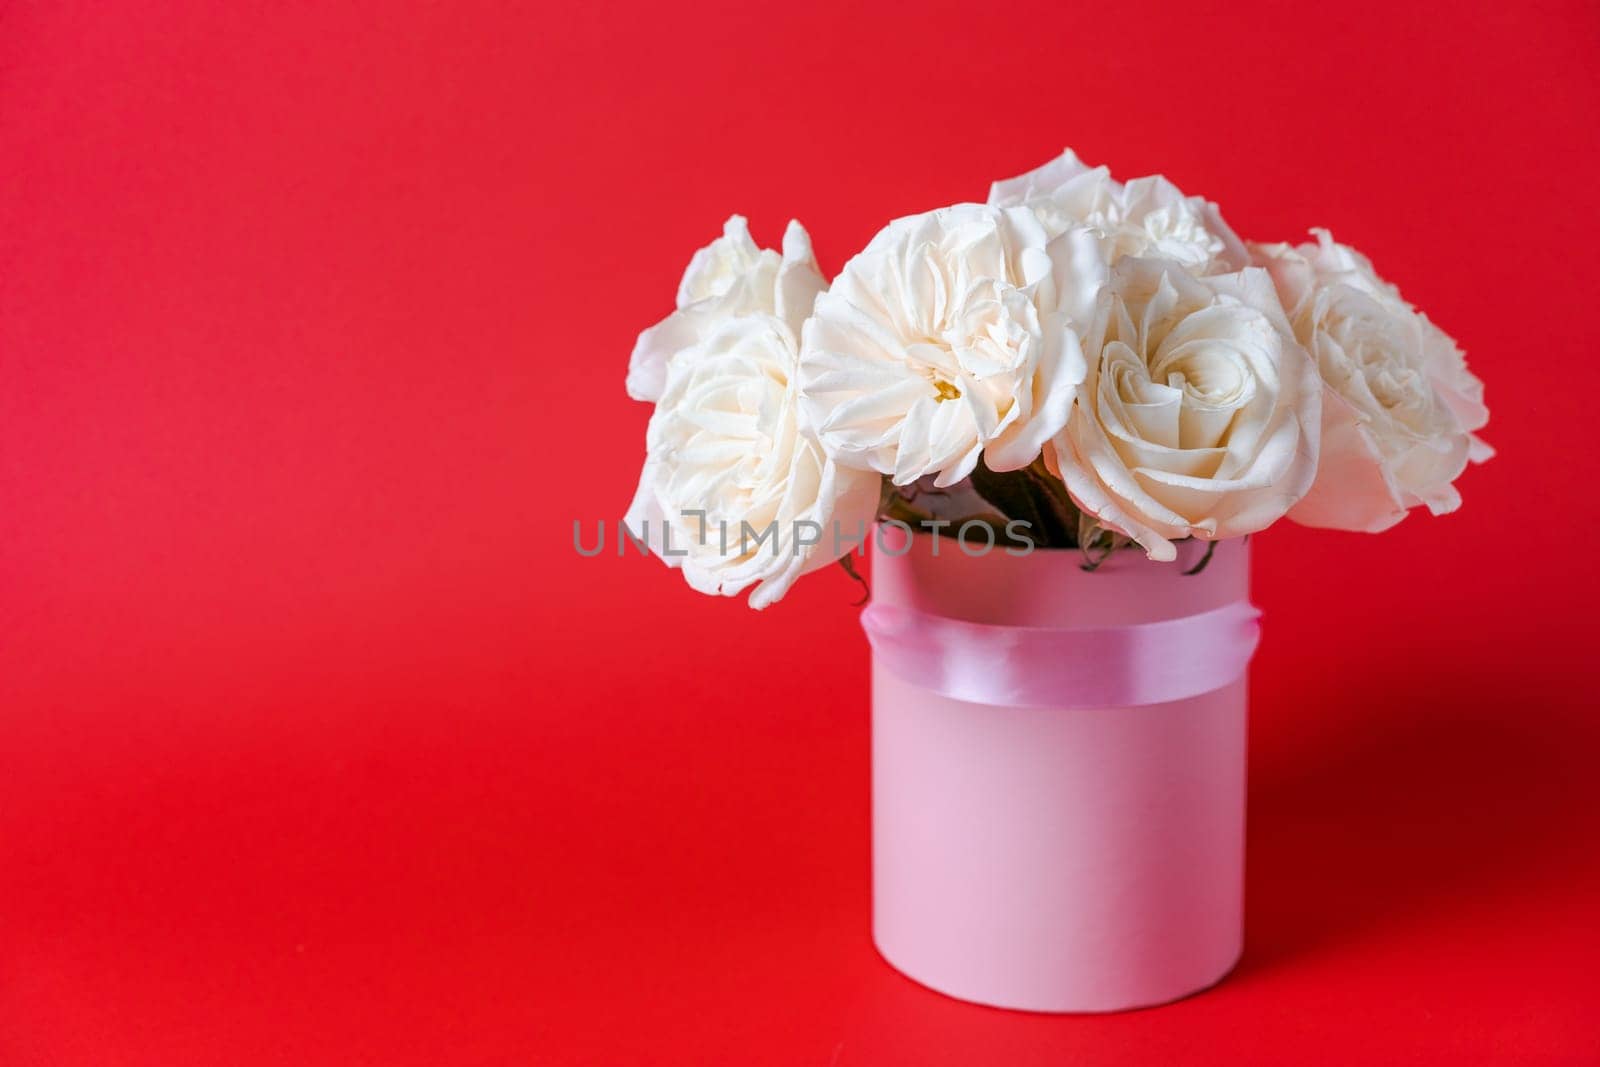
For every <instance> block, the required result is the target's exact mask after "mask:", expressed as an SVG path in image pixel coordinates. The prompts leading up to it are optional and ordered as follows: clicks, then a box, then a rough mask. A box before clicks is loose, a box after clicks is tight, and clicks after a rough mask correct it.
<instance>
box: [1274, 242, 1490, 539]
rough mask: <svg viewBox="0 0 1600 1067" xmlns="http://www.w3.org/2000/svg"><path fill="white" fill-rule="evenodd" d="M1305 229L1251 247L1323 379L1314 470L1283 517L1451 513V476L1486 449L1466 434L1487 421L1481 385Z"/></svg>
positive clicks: (1359, 519)
mask: <svg viewBox="0 0 1600 1067" xmlns="http://www.w3.org/2000/svg"><path fill="white" fill-rule="evenodd" d="M1312 233H1314V234H1316V237H1317V240H1316V243H1314V244H1304V245H1301V246H1299V247H1298V248H1291V247H1290V246H1288V245H1258V246H1254V247H1253V249H1252V251H1253V252H1254V253H1255V255H1256V257H1257V260H1258V262H1260V263H1261V265H1262V266H1264V267H1266V268H1267V270H1269V271H1270V272H1271V273H1272V277H1273V280H1274V281H1275V282H1276V283H1277V286H1278V294H1279V296H1280V297H1281V298H1282V300H1283V306H1284V307H1285V308H1287V309H1288V311H1289V318H1290V322H1291V323H1292V325H1293V327H1294V331H1295V335H1296V336H1297V337H1298V338H1299V339H1300V343H1301V344H1303V345H1304V346H1305V347H1306V349H1307V351H1309V352H1310V353H1311V354H1312V356H1313V357H1314V358H1315V360H1316V363H1317V369H1318V370H1319V371H1320V372H1321V375H1322V380H1323V382H1324V384H1325V387H1326V388H1325V391H1324V395H1323V402H1322V461H1321V468H1320V469H1319V470H1318V472H1317V480H1316V482H1315V483H1313V485H1312V487H1311V491H1310V492H1309V493H1307V494H1306V497H1305V499H1304V500H1302V501H1300V503H1299V504H1297V505H1296V506H1295V508H1294V510H1292V511H1290V512H1289V518H1291V519H1293V520H1295V521H1296V522H1300V523H1303V524H1305V525H1307V526H1322V527H1331V528H1334V529H1340V530H1362V531H1366V532H1369V533H1377V532H1378V531H1380V530H1386V529H1388V528H1389V527H1391V526H1393V525H1394V524H1395V523H1397V522H1399V521H1400V520H1401V519H1403V518H1405V517H1406V515H1407V513H1408V510H1409V509H1410V508H1413V507H1416V506H1417V505H1419V504H1420V505H1426V506H1427V508H1428V510H1429V511H1431V512H1433V513H1434V514H1436V515H1438V514H1443V513H1445V512H1450V511H1454V510H1455V509H1456V508H1457V507H1459V506H1460V505H1461V496H1460V494H1459V493H1457V492H1456V489H1455V486H1454V485H1452V484H1451V483H1452V482H1454V481H1455V479H1456V478H1457V477H1458V476H1459V475H1460V474H1461V472H1462V470H1463V469H1464V468H1465V467H1466V465H1467V461H1468V460H1469V459H1470V460H1477V461H1481V460H1484V459H1487V458H1489V456H1490V455H1492V454H1493V452H1492V450H1491V449H1490V448H1489V446H1488V445H1486V444H1484V443H1483V442H1482V441H1480V440H1479V439H1478V438H1477V437H1475V436H1474V435H1473V433H1472V431H1474V430H1477V429H1480V428H1481V427H1482V426H1483V425H1484V424H1485V423H1487V422H1488V421H1489V411H1488V409H1487V408H1486V407H1484V405H1483V383H1482V382H1480V381H1479V380H1478V379H1477V378H1476V377H1474V376H1473V375H1472V373H1471V372H1470V371H1468V370H1467V364H1466V360H1465V358H1464V357H1463V356H1462V354H1461V350H1460V349H1458V348H1457V347H1456V344H1455V342H1454V341H1452V340H1451V339H1450V338H1449V337H1447V336H1446V335H1445V334H1444V333H1443V332H1442V331H1440V330H1439V329H1438V327H1436V326H1434V325H1433V323H1431V322H1429V321H1428V319H1427V317H1426V316H1424V315H1423V314H1422V313H1421V312H1419V311H1417V310H1416V309H1415V308H1413V307H1412V306H1411V305H1410V304H1408V303H1406V301H1405V300H1404V299H1402V298H1401V296H1400V293H1399V291H1398V290H1397V289H1395V287H1394V286H1392V285H1390V284H1389V283H1388V282H1385V281H1384V280H1383V279H1382V278H1380V277H1378V275H1377V273H1376V272H1374V271H1373V269H1372V264H1371V263H1370V262H1369V261H1368V260H1367V258H1366V257H1365V256H1363V255H1361V254H1360V253H1359V252H1356V251H1355V250H1354V249H1351V248H1348V247H1346V246H1344V245H1341V244H1337V243H1335V241H1334V240H1333V237H1332V236H1331V235H1330V234H1329V233H1328V231H1326V230H1313V231H1312Z"/></svg>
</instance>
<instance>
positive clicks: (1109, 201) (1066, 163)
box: [989, 148, 1249, 274]
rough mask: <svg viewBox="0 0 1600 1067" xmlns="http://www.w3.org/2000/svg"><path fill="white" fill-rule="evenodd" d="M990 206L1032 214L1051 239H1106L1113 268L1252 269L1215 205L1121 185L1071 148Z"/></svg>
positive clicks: (1162, 187)
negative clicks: (1138, 261)
mask: <svg viewBox="0 0 1600 1067" xmlns="http://www.w3.org/2000/svg"><path fill="white" fill-rule="evenodd" d="M989 203H990V204H993V205H996V206H999V207H1019V206H1025V207H1027V208H1028V209H1029V210H1031V211H1033V212H1034V213H1035V214H1036V215H1037V216H1038V217H1039V220H1040V222H1042V223H1043V224H1044V226H1045V228H1046V229H1047V230H1048V231H1049V232H1050V233H1051V234H1052V235H1053V234H1057V233H1060V232H1062V231H1063V230H1065V229H1067V228H1068V227H1069V226H1074V225H1081V226H1088V227H1090V228H1092V229H1094V230H1095V231H1096V232H1097V233H1099V234H1101V235H1102V238H1103V240H1104V243H1105V253H1106V258H1107V259H1109V260H1111V261H1112V262H1115V261H1116V260H1118V259H1121V258H1122V257H1123V256H1149V257H1154V258H1161V259H1170V260H1173V261H1175V262H1178V263H1181V264H1183V265H1184V266H1185V267H1187V268H1189V270H1190V271H1191V272H1193V273H1196V274H1209V273H1217V272H1225V271H1234V270H1238V269H1240V268H1241V267H1244V266H1245V265H1247V264H1248V262H1249V257H1248V255H1247V253H1246V251H1245V247H1244V244H1243V242H1241V241H1240V240H1239V238H1238V237H1237V236H1236V235H1235V234H1234V232H1233V231H1232V230H1231V229H1229V228H1228V224H1227V223H1225V222H1223V221H1222V214H1221V212H1219V211H1218V210H1217V206H1216V205H1215V204H1213V203H1211V202H1209V201H1207V200H1204V199H1201V198H1200V197H1198V196H1184V195H1183V192H1182V191H1181V190H1180V189H1179V188H1178V187H1177V186H1175V185H1173V184H1172V183H1171V182H1169V181H1167V179H1165V178H1163V177H1161V176H1160V175H1154V176H1151V177H1147V178H1135V179H1134V180H1133V181H1131V182H1129V183H1127V184H1126V185H1123V184H1122V183H1121V182H1118V181H1114V180H1113V179H1112V177H1111V172H1110V170H1108V169H1107V168H1105V167H1088V166H1086V165H1085V164H1084V163H1083V162H1082V161H1081V160H1079V159H1078V157H1077V155H1076V154H1075V153H1074V152H1073V151H1072V149H1070V148H1069V149H1067V150H1066V151H1064V152H1062V153H1061V155H1060V156H1058V157H1057V158H1055V159H1053V160H1051V161H1050V162H1049V163H1046V164H1045V165H1044V166H1042V167H1039V168H1037V169H1036V170H1031V171H1029V172H1028V173H1026V174H1023V175H1020V176H1018V177H1016V178H1008V179H1006V180H1005V181H998V182H995V183H994V185H993V186H991V188H990V190H989Z"/></svg>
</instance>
